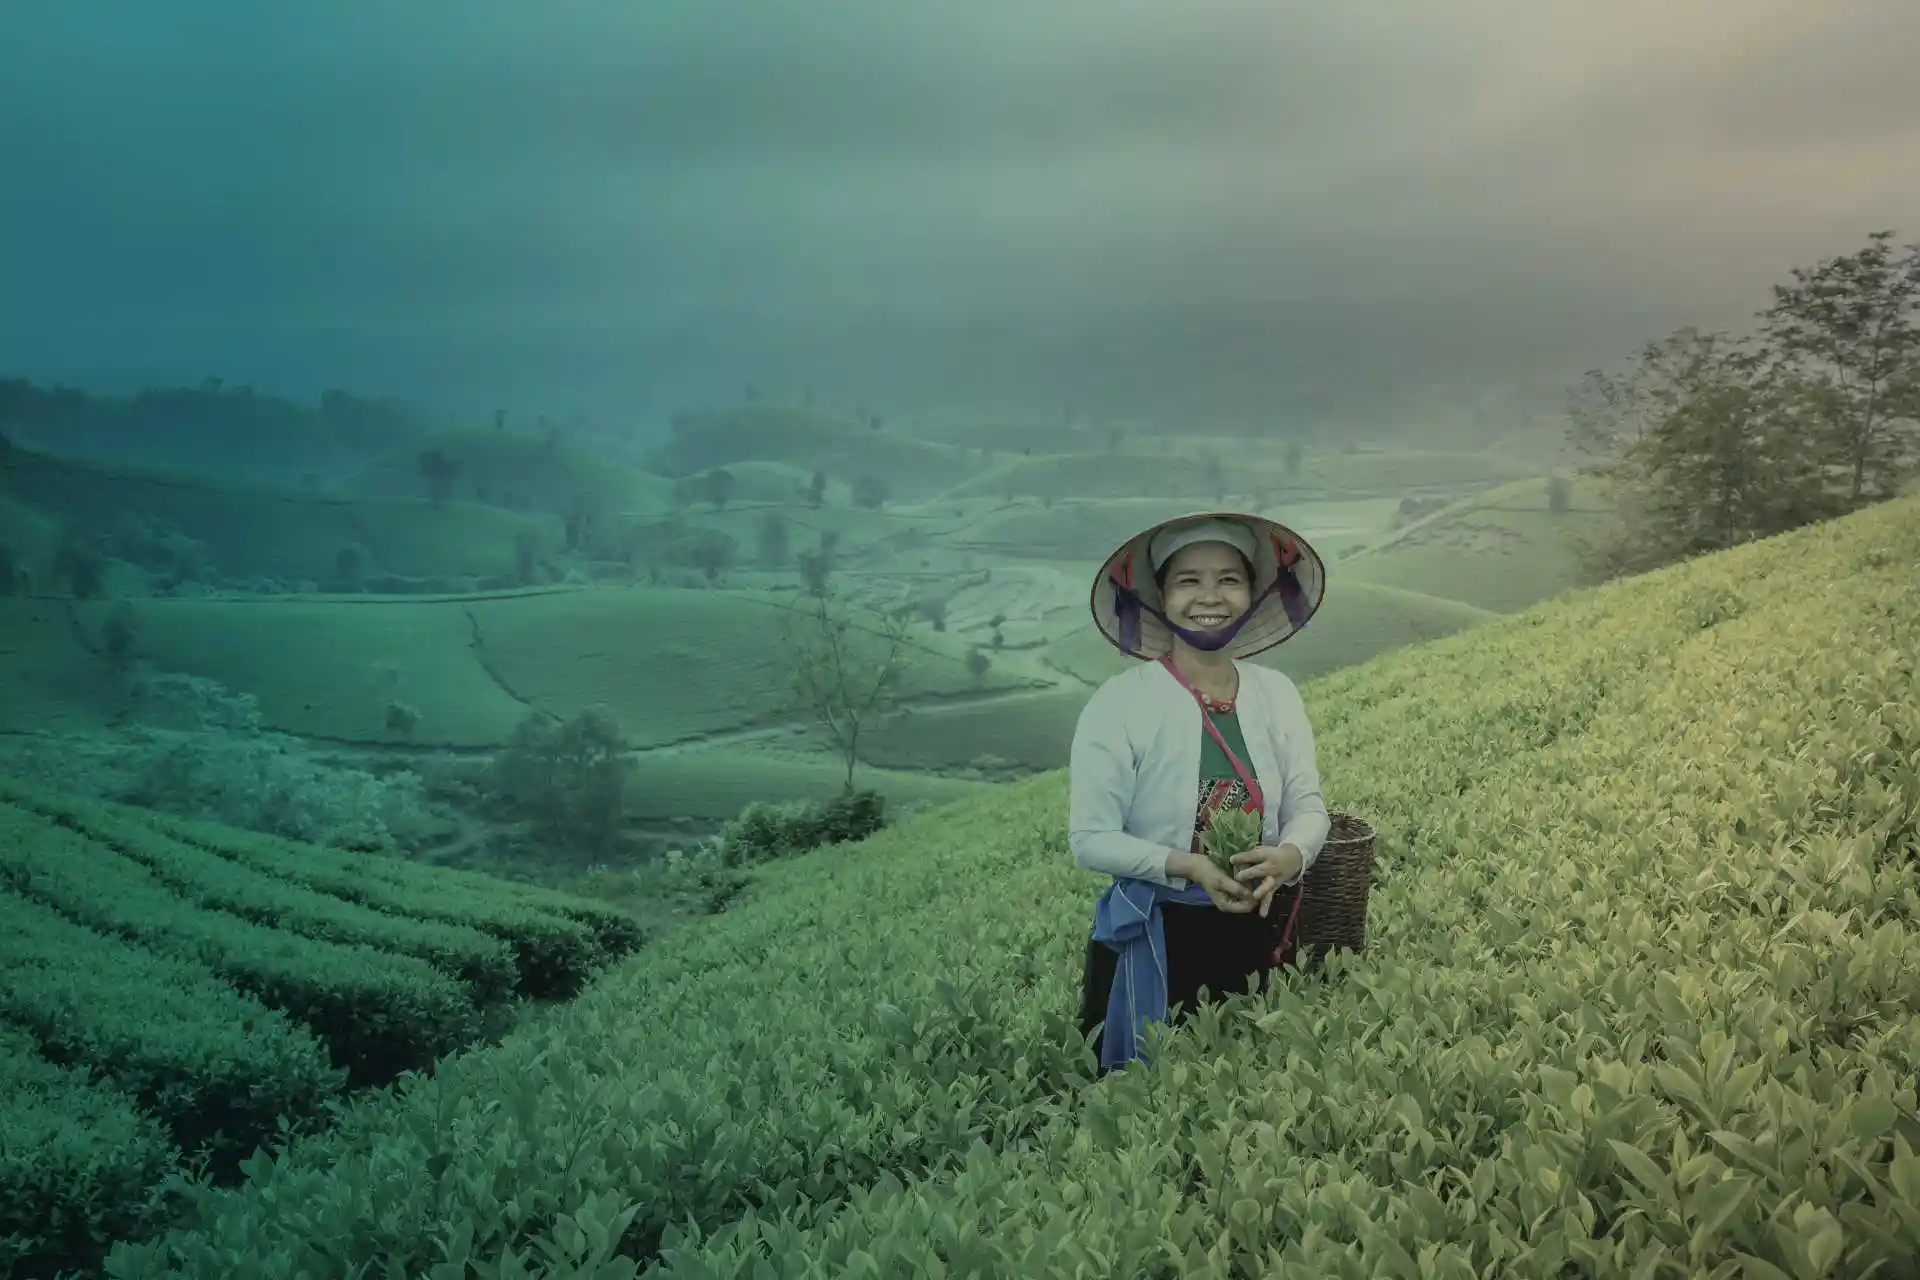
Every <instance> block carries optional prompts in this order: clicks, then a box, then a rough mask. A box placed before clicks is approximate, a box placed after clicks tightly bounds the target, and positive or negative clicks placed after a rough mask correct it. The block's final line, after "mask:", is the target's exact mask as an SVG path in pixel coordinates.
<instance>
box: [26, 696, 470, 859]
mask: <svg viewBox="0 0 1920 1280" xmlns="http://www.w3.org/2000/svg"><path fill="white" fill-rule="evenodd" d="M131 689H132V692H133V697H134V710H135V714H136V716H138V721H137V722H136V723H135V724H133V725H131V726H130V727H127V728H124V729H118V730H115V731H113V732H111V733H104V734H91V735H79V734H75V735H64V736H53V735H49V736H47V737H43V738H36V739H32V740H30V741H29V742H27V743H25V744H22V745H21V746H20V748H19V749H18V754H17V755H16V756H14V758H12V759H10V760H9V761H8V762H7V766H6V769H7V772H10V773H14V774H16V775H18V776H20V777H22V778H24V779H25V780H28V781H32V782H38V783H40V784H41V785H43V786H45V787H48V788H50V789H53V790H57V791H65V792H69V793H71V794H74V795H82V796H94V797H98V798H101V799H106V800H114V801H118V802H119V803H122V804H132V805H139V806H141V807H143V808H149V809H158V810H161V811H163V812H166V813H173V814H178V815H180V816H181V817H187V818H198V819H202V820H205V821H210V822H218V823H222V824H224V825H226V826H231V827H238V828H241V829H242V830H247V831H259V832H262V833H265V834H268V835H277V836H284V837H286V838H288V839H292V840H301V841H306V842H308V843H312V844H322V845H330V846H333V847H335V848H344V849H392V848H394V847H396V846H403V845H407V844H409V843H411V841H413V840H414V839H416V838H418V836H419V835H420V834H421V833H423V832H425V831H428V830H430V829H431V827H432V825H433V822H434V819H433V816H432V814H431V812H430V811H429V810H428V809H427V807H426V803H425V798H424V796H423V795H422V793H421V789H420V779H419V777H418V775H416V774H414V773H412V772H410V771H401V772H399V773H396V774H393V775H390V776H387V777H376V776H374V775H373V774H370V773H366V772H363V771H361V770H358V769H347V768H341V767H339V766H336V765H332V764H329V763H327V762H325V761H322V760H320V759H319V758H317V757H315V756H314V755H313V754H312V753H311V752H310V751H309V750H308V749H307V748H306V746H305V744H303V743H301V742H300V741H299V740H298V739H295V738H291V737H288V736H287V735H285V734H279V733H272V732H269V731H267V730H265V729H264V728H262V726H261V721H260V712H259V706H258V702H257V700H256V699H255V698H254V697H253V696H252V695H251V694H235V693H232V692H231V691H229V690H228V689H226V688H225V687H224V686H222V685H220V684H219V683H218V682H216V681H213V680H207V679H204V678H202V677H199V676H189V675H183V674H179V673H166V674H159V675H156V674H152V673H148V672H141V673H136V674H135V676H134V677H133V679H132V681H131Z"/></svg>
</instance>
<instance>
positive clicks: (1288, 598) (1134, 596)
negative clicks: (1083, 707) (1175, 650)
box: [1113, 568, 1307, 653]
mask: <svg viewBox="0 0 1920 1280" xmlns="http://www.w3.org/2000/svg"><path fill="white" fill-rule="evenodd" d="M1275 594H1278V595H1279V597H1280V604H1281V607H1282V608H1284V609H1285V610H1286V611H1287V620H1288V621H1289V622H1291V623H1292V624H1293V625H1294V627H1295V628H1296V629H1298V628H1299V627H1302V626H1305V625H1306V621H1307V594H1306V592H1305V591H1303V590H1301V588H1300V579H1299V578H1298V577H1297V576H1295V574H1294V572H1293V570H1292V569H1291V568H1287V569H1282V570H1281V571H1280V576H1279V577H1277V578H1275V579H1274V580H1273V585H1272V586H1270V587H1268V588H1267V589H1266V590H1265V591H1264V592H1262V593H1261V594H1260V596H1259V598H1258V599H1256V600H1255V601H1254V602H1253V603H1252V604H1250V605H1248V606H1247V611H1246V612H1245V613H1243V614H1241V615H1240V616H1239V617H1238V618H1235V619H1234V620H1233V621H1232V622H1231V623H1229V624H1228V625H1227V626H1225V627H1222V628H1220V629H1219V630H1217V631H1189V630H1187V629H1186V628H1185V627H1183V626H1181V625H1180V624H1179V623H1177V622H1175V621H1173V619H1171V618H1169V617H1167V615H1166V614H1164V613H1162V612H1160V610H1158V609H1156V608H1155V607H1154V606H1152V605H1150V604H1148V603H1147V602H1146V601H1145V600H1142V599H1141V598H1140V595H1139V593H1138V592H1136V591H1135V590H1134V589H1133V588H1131V587H1127V586H1122V585H1121V584H1120V582H1119V581H1118V580H1117V579H1116V580H1113V595H1114V600H1115V602H1116V607H1115V615H1116V619H1117V620H1118V622H1119V624H1120V645H1121V647H1122V648H1124V649H1125V650H1126V651H1127V652H1128V653H1138V652H1140V614H1141V612H1142V611H1143V610H1144V611H1145V612H1147V613H1150V614H1152V615H1153V616H1154V617H1156V618H1158V619H1159V620H1160V621H1161V622H1163V623H1165V624H1166V626H1167V628H1168V629H1169V630H1170V631H1172V632H1173V634H1175V635H1177V636H1179V637H1180V638H1181V639H1182V640H1184V641H1186V642H1187V643H1188V644H1190V645H1192V646H1193V647H1194V648H1196V649H1200V650H1203V651H1206V652H1209V653H1211V652H1214V651H1215V650H1219V649H1224V648H1226V647H1227V646H1228V645H1230V644H1232V643H1233V639H1234V637H1235V636H1237V635H1239V634H1240V628H1242V627H1244V626H1246V625H1247V623H1248V622H1249V621H1251V620H1252V618H1253V615H1254V614H1255V613H1256V612H1258V611H1259V608H1260V605H1261V604H1262V603H1263V602H1264V601H1265V600H1266V598H1267V597H1268V596H1270V595H1275Z"/></svg>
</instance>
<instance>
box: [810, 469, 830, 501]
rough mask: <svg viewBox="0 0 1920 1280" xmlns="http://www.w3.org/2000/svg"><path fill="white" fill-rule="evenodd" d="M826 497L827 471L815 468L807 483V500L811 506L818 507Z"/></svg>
mask: <svg viewBox="0 0 1920 1280" xmlns="http://www.w3.org/2000/svg"><path fill="white" fill-rule="evenodd" d="M826 498H827V473H826V472H824V471H821V470H819V469H818V468H815V470H814V473H813V479H812V480H811V481H810V482H809V483H808V485H807V501H808V504H809V505H811V506H813V507H816V508H817V507H819V506H820V505H821V504H822V503H823V502H825V501H826Z"/></svg>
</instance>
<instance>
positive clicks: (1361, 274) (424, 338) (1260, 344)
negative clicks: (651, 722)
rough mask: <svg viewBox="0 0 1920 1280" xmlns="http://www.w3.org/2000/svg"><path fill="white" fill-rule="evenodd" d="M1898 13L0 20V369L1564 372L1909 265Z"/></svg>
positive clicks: (527, 380)
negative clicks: (1836, 275) (1877, 242)
mask: <svg viewBox="0 0 1920 1280" xmlns="http://www.w3.org/2000/svg"><path fill="white" fill-rule="evenodd" d="M1917 64H1920V15H1917V14H1916V12H1915V6H1914V3H1913V0H1857V2H1856V0H1697V2H1696V0H1605V2H1604V3H1596V2H1595V0H1525V2H1524V3H1522V2H1520V0H1509V2H1508V3H1502V4H1494V3H1491V2H1490V0H1431V2H1429V3H1412V2H1410V0H1367V2H1365V3H1360V2H1358V0H1353V2H1348V0H1341V2H1339V3H1335V2H1334V0H1323V2H1322V3H1320V4H1317V5H1299V4H1282V3H1276V2H1275V0H1247V2H1245V3H1240V4H1232V5H1229V4H1222V3H1217V2H1215V0H1205V2H1197V0H1177V2H1174V0H1161V2H1160V3H1132V2H1129V0H1099V2H1098V3H1085V4H1082V3H1071V4H1070V3H1063V2H1061V0H1020V2H1019V3H1010V2H989V0H967V2H966V3H965V4H956V3H946V4H934V3H931V0H865V2H862V3H858V4H835V3H829V2H827V0H807V2H806V3H798V4H780V5H770V4H764V3H763V4H739V3H723V2H721V0H705V2H701V3H673V4H668V3H662V2H660V0H398V2H396V3H391V4H374V3H370V2H367V0H360V2H357V3H350V2H349V0H338V2H337V3H325V4H300V5H295V4H289V3H271V2H264V0H123V2H121V3H112V4H109V3H99V2H96V0H0V174H4V175H5V181H4V182H0V374H3V373H25V374H28V375H29V376H36V377H44V378H50V377H54V376H61V377H67V378H80V377H97V376H107V375H114V374H123V375H129V376H133V377H136V378H152V379H162V380H176V379H177V380H181V381H197V380H198V378H199V377H200V376H201V375H202V374H205V373H218V374H222V375H224V376H225V377H226V378H227V379H228V381H229V382H252V383H253V384H255V385H256V386H258V387H260V388H261V389H263V390H274V391H282V392H286V393H289V394H293V395H296V396H301V397H310V396H312V395H314V394H317V392H318V391H319V389H321V388H322V387H325V386H333V385H338V386H344V387H347V388H349V389H352V390H356V391H362V392H367V393H396V394H403V395H410V396H414V397H417V398H420V399H422V400H425V401H427V402H430V403H434V404H437V405H443V406H448V407H453V408H459V409H462V410H475V411H478V410H483V409H484V408H486V407H490V406H492V405H495V404H501V405H509V406H513V407H514V408H516V409H520V410H524V411H526V412H529V413H531V412H534V411H554V412H563V413H564V412H572V411H573V410H574V409H576V408H585V409H588V410H591V411H594V412H597V413H601V414H605V415H608V416H621V415H624V416H635V417H648V416H654V417H657V416H663V415H664V414H665V413H666V412H668V411H670V410H671V409H672V408H673V407H674V406H675V405H676V404H680V403H685V402H688V401H690V400H697V399H700V398H703V397H720V398H724V399H727V400H733V399H737V398H738V396H739V394H740V388H741V387H742V385H743V384H746V383H749V382H751V383H756V384H758V385H760V386H762V387H764V388H766V389H767V390H768V391H769V393H772V394H780V393H783V392H785V391H787V390H789V389H791V388H797V387H798V386H799V385H800V384H801V383H803V382H806V381H811V382H813V383H814V384H815V385H816V386H817V387H818V389H819V393H820V395H821V398H822V399H823V400H826V401H828V402H831V403H840V404H852V403H855V402H859V401H871V402H873V403H875V404H878V405H881V406H882V407H886V408H892V409H895V410H896V411H897V412H902V413H905V412H910V411H911V410H912V409H913V408H915V407H917V406H922V405H935V404H941V403H953V402H999V403H1007V402H1015V403H1025V404H1029V405H1032V406H1033V407H1034V408H1036V409H1041V410H1044V411H1047V412H1054V411H1057V409H1058V408H1061V407H1065V406H1066V405H1068V404H1074V405H1077V406H1079V407H1081V408H1083V409H1086V410H1091V411H1105V412H1109V413H1129V412H1130V413H1133V414H1135V415H1137V416H1149V415H1161V416H1164V417H1165V418H1166V420H1168V421H1170V422H1171V421H1176V420H1179V419H1180V418H1182V417H1183V416H1191V417H1193V418H1195V419H1198V418H1202V417H1205V416H1206V415H1208V414H1254V415H1266V414H1271V415H1273V416H1275V417H1276V418H1285V417H1288V416H1291V415H1310V414H1318V413H1326V412H1333V413H1340V412H1354V413H1359V412H1364V411H1365V407H1366V406H1368V405H1375V404H1380V403H1386V402H1391V401H1393V400H1395V399H1396V398H1398V399H1402V400H1404V398H1405V397H1408V396H1410V395H1427V394H1434V395H1437V394H1439V388H1441V387H1446V388H1451V389H1454V390H1455V391H1457V392H1458V393H1461V394H1472V393H1474V392H1476V391H1477V390H1479V389H1481V388H1486V387H1498V386H1502V385H1515V386H1519V385H1531V386H1535V387H1539V386H1556V385H1564V384H1565V383H1567V382H1569V381H1571V380H1572V379H1573V378H1574V377H1577V375H1578V373H1579V371H1580V370H1581V369H1583V368H1586V367H1589V366H1591V365H1594V364H1600V363H1607V362H1610V361H1612V360H1614V359H1616V358H1619V357H1622V356H1624V355H1626V354H1628V353H1629V352H1630V351H1631V349H1632V348H1633V347H1635V346H1636V345H1637V344H1639V343H1640V342H1642V341H1644V340H1647V339H1651V338H1654V337H1658V336H1661V335H1662V334H1664V333H1666V332H1667V331H1669V330H1671V329H1672V328H1674V327H1676V326H1678V325H1680V324H1685V323H1689V322H1698V323H1702V324H1707V325H1732V326H1736V327H1740V326H1744V325H1746V324H1747V323H1748V320H1749V318H1750V317H1751V314H1752V312H1753V311H1754V310H1756V309H1758V308H1759V307H1761V306H1764V305H1765V304H1766V303H1767V301H1768V297H1767V286H1768V285H1769V284H1772V283H1775V282H1778V281H1784V280H1786V279H1787V277H1788V272H1789V269H1790V268H1791V267H1793V266H1796V265H1811V264H1812V263H1813V262H1816V261H1818V260H1820V259H1821V258H1825V257H1830V256H1834V255H1837V254H1841V253H1848V252H1851V251H1853V250H1854V249H1856V248H1859V247H1860V246H1862V245H1863V244H1865V242H1866V237H1867V235H1868V233H1869V232H1871V231H1874V230H1876V229H1880V228H1892V229H1894V230H1895V231H1897V232H1898V233H1900V237H1901V239H1902V240H1903V241H1905V240H1914V239H1920V75H1916V74H1915V71H1914V68H1915V66H1916V65H1917Z"/></svg>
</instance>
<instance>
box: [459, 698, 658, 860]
mask: <svg viewBox="0 0 1920 1280" xmlns="http://www.w3.org/2000/svg"><path fill="white" fill-rule="evenodd" d="M624 746H625V743H624V741H623V740H622V738H621V735H620V728H619V726H618V725H617V724H615V723H614V721H613V719H612V718H611V717H610V716H608V715H607V714H606V713H605V712H603V711H599V710H593V709H590V710H586V711H582V712H580V713H579V714H578V715H575V716H574V717H573V718H572V719H571V720H567V721H564V722H562V723H559V724H554V723H551V722H549V721H547V720H546V719H545V718H544V717H542V716H541V715H539V714H538V713H537V712H536V713H532V714H529V715H528V716H527V718H526V719H524V720H522V721H521V722H520V726H519V728H517V729H515V730H514V733H513V737H512V738H511V739H510V740H509V741H508V743H507V745H506V746H505V747H504V748H502V749H501V751H500V753H499V754H498V755H497V756H495V758H494V762H493V767H492V768H491V769H490V770H489V775H488V779H487V782H488V786H489V789H490V790H491V792H492V793H493V797H494V799H495V800H496V802H497V806H496V807H504V808H505V809H506V811H507V812H509V813H510V814H513V815H514V816H518V817H521V818H524V819H527V820H529V821H531V822H532V823H533V826H534V829H535V831H536V832H538V833H539V834H540V835H541V836H542V837H543V838H546V839H549V840H552V841H555V842H558V843H561V844H565V845H570V846H573V847H576V848H579V849H582V850H587V851H592V852H605V851H607V850H608V849H610V848H612V847H613V846H614V845H616V844H617V843H618V842H619V839H620V833H621V827H622V824H623V821H624V818H625V799H626V781H627V762H626V761H625V760H624V759H623V758H622V757H621V754H620V753H621V751H622V749H623V748H624Z"/></svg>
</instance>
